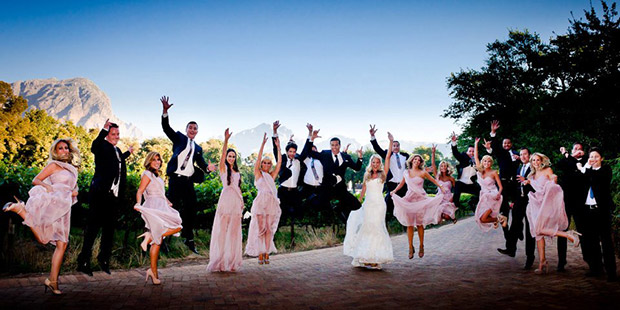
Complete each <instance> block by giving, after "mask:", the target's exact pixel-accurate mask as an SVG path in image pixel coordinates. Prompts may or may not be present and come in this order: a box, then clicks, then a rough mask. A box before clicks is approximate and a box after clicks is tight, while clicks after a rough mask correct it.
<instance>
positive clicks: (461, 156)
mask: <svg viewBox="0 0 620 310" xmlns="http://www.w3.org/2000/svg"><path fill="white" fill-rule="evenodd" d="M452 156H454V158H456V160H457V161H458V162H459V163H458V164H457V165H456V171H457V173H458V176H457V178H456V179H457V180H458V179H460V178H461V175H462V174H463V168H465V167H469V166H471V165H476V163H475V161H474V159H473V158H471V157H469V155H467V153H466V152H459V149H458V148H457V147H456V145H453V146H452Z"/></svg>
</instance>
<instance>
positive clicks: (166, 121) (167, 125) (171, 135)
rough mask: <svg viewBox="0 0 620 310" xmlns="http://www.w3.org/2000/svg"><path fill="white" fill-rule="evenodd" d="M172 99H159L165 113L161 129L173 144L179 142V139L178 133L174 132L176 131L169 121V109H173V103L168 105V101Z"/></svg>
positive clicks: (163, 113) (162, 117) (163, 97)
mask: <svg viewBox="0 0 620 310" xmlns="http://www.w3.org/2000/svg"><path fill="white" fill-rule="evenodd" d="M169 99H170V98H168V97H166V96H162V97H161V99H159V101H161V105H162V107H163V112H162V115H161V127H162V129H163V130H164V133H165V134H166V136H167V137H168V139H170V140H171V141H172V143H175V142H177V140H178V137H177V133H176V131H174V129H172V127H170V120H169V119H168V109H170V107H172V105H173V104H172V103H170V104H169V103H168V100H169Z"/></svg>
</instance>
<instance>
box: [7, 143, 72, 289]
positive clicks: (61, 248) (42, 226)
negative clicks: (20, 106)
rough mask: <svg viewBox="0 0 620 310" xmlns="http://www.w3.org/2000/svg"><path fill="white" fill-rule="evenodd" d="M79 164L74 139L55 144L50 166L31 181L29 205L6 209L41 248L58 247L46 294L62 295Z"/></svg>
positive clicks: (46, 283)
mask: <svg viewBox="0 0 620 310" xmlns="http://www.w3.org/2000/svg"><path fill="white" fill-rule="evenodd" d="M80 160H81V159H80V151H79V150H78V149H77V147H76V146H75V144H74V142H73V140H72V139H58V140H56V141H54V143H52V147H51V148H50V160H49V163H48V164H47V166H45V168H43V170H41V172H40V173H39V174H38V175H37V176H36V177H35V178H34V180H32V185H34V187H33V188H32V189H31V190H30V191H29V192H28V194H29V196H30V198H29V199H28V201H27V202H26V203H25V204H24V202H23V201H20V200H18V201H17V203H11V202H9V203H7V204H5V205H4V208H3V211H5V212H7V211H13V212H15V213H17V214H18V215H19V216H21V217H22V218H23V219H24V222H23V223H24V225H27V226H29V227H30V229H31V230H32V233H33V234H34V236H35V238H36V239H37V241H39V242H40V243H41V244H47V243H51V244H53V245H55V246H56V249H55V250H54V254H53V255H52V269H51V271H50V276H49V278H47V279H45V290H46V291H47V289H48V288H49V289H51V291H52V293H54V294H56V295H60V294H62V292H61V291H60V290H59V289H58V274H59V273H60V266H61V265H62V260H63V257H64V254H65V250H66V249H67V243H68V242H69V228H70V220H71V206H73V205H74V204H75V203H76V202H77V195H78V187H77V177H78V170H77V168H79V165H80Z"/></svg>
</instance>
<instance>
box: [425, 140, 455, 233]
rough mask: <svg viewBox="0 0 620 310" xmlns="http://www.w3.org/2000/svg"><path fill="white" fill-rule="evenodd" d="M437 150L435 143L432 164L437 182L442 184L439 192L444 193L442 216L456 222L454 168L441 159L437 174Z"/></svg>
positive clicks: (440, 206)
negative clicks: (453, 188) (453, 191)
mask: <svg viewBox="0 0 620 310" xmlns="http://www.w3.org/2000/svg"><path fill="white" fill-rule="evenodd" d="M436 150H437V146H435V145H433V147H432V151H433V152H432V157H431V163H432V164H431V166H432V170H433V174H434V175H435V179H436V180H437V183H439V184H441V188H438V189H437V193H441V194H443V200H442V201H441V204H440V205H439V209H440V210H441V211H440V212H441V218H442V219H444V220H452V221H453V222H454V224H456V210H457V207H456V205H454V202H453V198H452V197H453V195H452V187H454V183H455V180H454V177H453V176H452V172H453V169H452V167H451V166H450V164H449V163H448V162H447V161H441V162H440V163H439V174H437V166H436V165H435V152H436ZM438 221H439V220H438Z"/></svg>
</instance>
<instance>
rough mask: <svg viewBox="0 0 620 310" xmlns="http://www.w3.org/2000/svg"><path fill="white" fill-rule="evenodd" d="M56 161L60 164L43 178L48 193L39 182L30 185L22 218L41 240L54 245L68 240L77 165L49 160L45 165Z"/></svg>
mask: <svg viewBox="0 0 620 310" xmlns="http://www.w3.org/2000/svg"><path fill="white" fill-rule="evenodd" d="M53 164H56V165H58V166H60V167H61V168H62V170H58V171H56V172H54V173H52V174H51V175H50V176H48V177H47V178H46V179H45V180H44V181H43V182H45V183H47V184H49V185H51V186H52V188H53V191H52V192H51V193H48V192H47V190H46V189H45V187H43V186H40V185H39V186H34V187H33V188H32V189H30V191H29V192H28V194H29V196H30V198H29V199H28V201H27V202H26V211H27V215H26V219H25V220H24V222H23V223H24V225H27V226H29V227H31V228H32V229H33V230H35V231H36V232H37V234H38V235H39V237H40V239H41V241H42V242H43V243H44V244H47V243H51V244H53V245H56V241H62V242H68V241H69V229H70V226H71V225H70V222H71V206H73V205H74V204H75V203H76V202H77V198H76V197H73V195H72V193H73V191H76V190H77V189H78V187H77V177H78V171H77V169H76V168H75V167H74V166H73V165H70V164H68V163H64V162H60V161H55V160H52V161H50V162H49V163H48V166H49V165H53Z"/></svg>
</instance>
